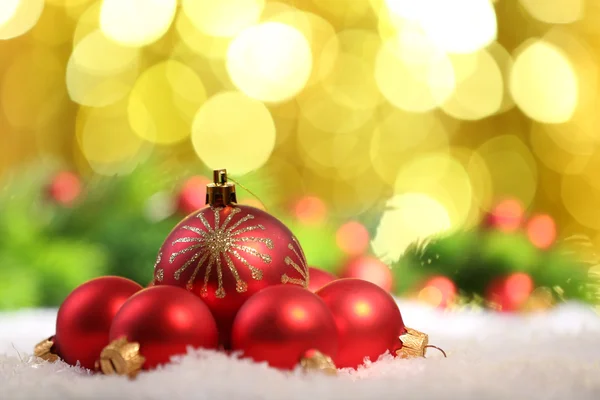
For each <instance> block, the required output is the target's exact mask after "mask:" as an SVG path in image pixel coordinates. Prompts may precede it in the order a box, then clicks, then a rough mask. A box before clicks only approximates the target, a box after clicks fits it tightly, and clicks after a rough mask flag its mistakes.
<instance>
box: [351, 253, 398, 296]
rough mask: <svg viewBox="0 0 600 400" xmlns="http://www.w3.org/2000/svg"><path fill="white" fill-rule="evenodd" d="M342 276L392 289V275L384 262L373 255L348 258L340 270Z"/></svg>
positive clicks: (388, 289)
mask: <svg viewBox="0 0 600 400" xmlns="http://www.w3.org/2000/svg"><path fill="white" fill-rule="evenodd" d="M340 276H341V277H342V278H357V279H363V280H365V281H369V282H371V283H374V284H376V285H377V286H379V287H380V288H382V289H384V290H387V291H388V292H389V291H391V290H392V287H393V285H394V277H393V275H392V270H391V269H390V267H388V266H387V265H386V264H385V263H383V262H382V261H381V260H379V259H378V258H376V257H373V256H361V257H357V258H353V259H350V261H348V262H347V263H346V264H345V265H344V266H343V267H342V270H341V273H340Z"/></svg>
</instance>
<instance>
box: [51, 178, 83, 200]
mask: <svg viewBox="0 0 600 400" xmlns="http://www.w3.org/2000/svg"><path fill="white" fill-rule="evenodd" d="M48 194H49V195H50V198H51V199H52V200H54V201H55V202H56V203H58V204H60V205H63V206H70V205H72V204H73V203H74V202H75V200H77V198H78V197H79V196H80V194H81V180H80V179H79V176H77V175H76V174H74V173H72V172H67V171H63V172H59V173H58V174H56V175H55V176H54V178H53V179H52V182H51V183H50V185H49V186H48Z"/></svg>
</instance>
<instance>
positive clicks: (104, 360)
mask: <svg viewBox="0 0 600 400" xmlns="http://www.w3.org/2000/svg"><path fill="white" fill-rule="evenodd" d="M145 361H146V359H145V358H144V356H142V355H141V354H140V344H139V343H137V342H128V341H127V339H126V338H125V337H122V338H119V339H117V340H113V341H112V342H111V343H109V345H108V346H106V347H105V348H104V349H103V350H102V353H100V363H99V365H96V367H97V368H98V367H99V368H100V369H101V370H102V372H103V373H104V374H105V375H114V374H116V375H126V376H128V377H130V378H135V376H136V375H137V374H138V373H139V372H140V371H141V369H142V365H144V362H145Z"/></svg>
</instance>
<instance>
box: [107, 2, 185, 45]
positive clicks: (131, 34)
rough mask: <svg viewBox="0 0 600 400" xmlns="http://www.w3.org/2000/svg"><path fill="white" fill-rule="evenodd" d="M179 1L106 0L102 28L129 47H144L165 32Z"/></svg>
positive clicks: (110, 36) (115, 39)
mask: <svg viewBox="0 0 600 400" xmlns="http://www.w3.org/2000/svg"><path fill="white" fill-rule="evenodd" d="M176 8H177V0H103V2H102V8H101V9H100V29H102V32H104V34H105V35H106V36H107V37H109V38H110V39H112V40H114V41H116V42H118V43H122V44H124V45H127V46H145V45H147V44H150V43H152V42H154V41H156V40H158V39H159V38H160V37H161V36H162V35H164V34H165V33H166V32H167V30H168V29H169V26H170V25H171V22H173V17H175V9H176Z"/></svg>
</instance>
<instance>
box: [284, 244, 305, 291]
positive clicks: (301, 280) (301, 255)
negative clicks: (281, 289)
mask: <svg viewBox="0 0 600 400" xmlns="http://www.w3.org/2000/svg"><path fill="white" fill-rule="evenodd" d="M292 241H293V242H294V244H295V245H296V247H297V248H298V249H299V250H300V252H298V250H296V247H294V245H293V244H291V243H289V244H288V249H290V250H291V251H292V252H294V254H295V255H296V257H297V258H298V261H299V263H300V264H299V265H298V263H296V262H294V260H292V258H291V257H290V256H287V257H285V260H284V261H285V263H286V265H289V266H291V267H292V268H294V269H295V270H296V271H297V272H298V273H299V274H300V276H301V277H302V278H299V279H298V278H290V277H289V276H288V275H287V274H283V275H281V283H294V284H296V285H301V286H304V287H305V288H307V287H308V282H309V280H308V279H309V277H308V265H307V264H306V257H305V256H304V251H303V250H302V247H300V243H298V239H296V237H295V236H292Z"/></svg>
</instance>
